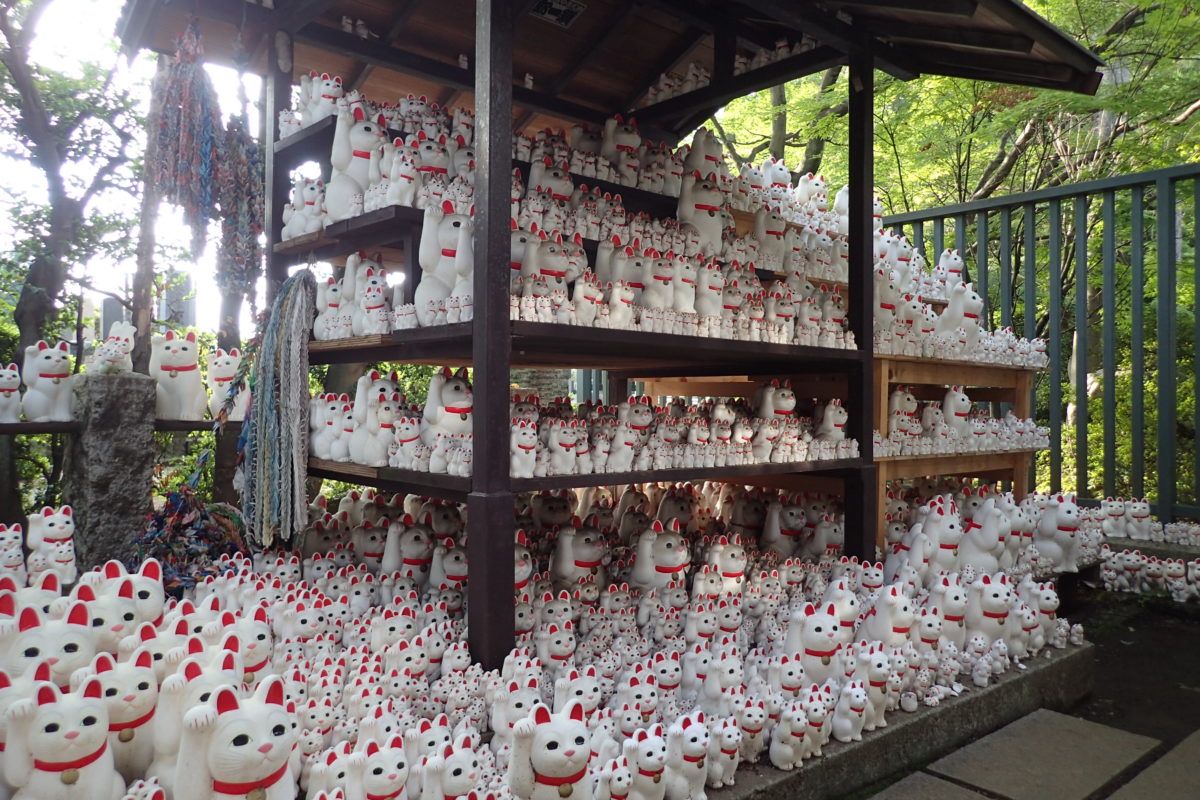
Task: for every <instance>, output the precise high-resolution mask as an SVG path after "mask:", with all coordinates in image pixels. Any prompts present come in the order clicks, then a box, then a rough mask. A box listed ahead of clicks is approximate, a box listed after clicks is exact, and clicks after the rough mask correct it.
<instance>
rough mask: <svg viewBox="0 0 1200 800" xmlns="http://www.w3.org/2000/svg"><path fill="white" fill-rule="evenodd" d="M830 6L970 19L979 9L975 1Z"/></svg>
mask: <svg viewBox="0 0 1200 800" xmlns="http://www.w3.org/2000/svg"><path fill="white" fill-rule="evenodd" d="M831 5H833V6H835V7H837V8H841V7H842V6H851V7H856V8H886V9H889V10H900V11H920V12H921V13H922V14H944V15H945V16H948V17H972V16H975V9H977V8H978V7H979V3H978V2H977V0H836V1H835V2H833V3H831Z"/></svg>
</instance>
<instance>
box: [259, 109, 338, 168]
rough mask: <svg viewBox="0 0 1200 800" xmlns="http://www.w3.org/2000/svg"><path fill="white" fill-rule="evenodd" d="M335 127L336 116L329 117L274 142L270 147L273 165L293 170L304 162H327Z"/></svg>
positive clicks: (331, 148)
mask: <svg viewBox="0 0 1200 800" xmlns="http://www.w3.org/2000/svg"><path fill="white" fill-rule="evenodd" d="M336 126H337V116H336V115H333V116H329V117H326V118H325V119H323V120H321V121H320V122H318V123H316V124H314V125H309V126H308V127H307V128H304V129H302V130H300V131H299V132H298V133H293V134H292V135H291V136H289V137H287V138H286V139H280V140H279V141H277V142H275V144H274V145H273V147H272V152H273V153H274V154H275V163H276V164H277V165H279V166H281V167H283V168H284V169H293V168H295V167H297V166H299V165H300V164H303V163H304V162H306V161H328V160H329V157H330V153H331V151H332V150H333V129H334V128H335V127H336Z"/></svg>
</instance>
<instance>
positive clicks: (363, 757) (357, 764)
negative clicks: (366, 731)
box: [346, 751, 367, 772]
mask: <svg viewBox="0 0 1200 800" xmlns="http://www.w3.org/2000/svg"><path fill="white" fill-rule="evenodd" d="M346 766H348V767H350V769H352V770H354V771H355V772H362V771H363V770H365V769H366V768H367V754H366V753H364V752H362V751H355V752H353V753H351V754H350V755H349V756H348V757H347V758H346Z"/></svg>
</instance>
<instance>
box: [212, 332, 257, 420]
mask: <svg viewBox="0 0 1200 800" xmlns="http://www.w3.org/2000/svg"><path fill="white" fill-rule="evenodd" d="M241 363H242V354H241V353H240V352H239V351H238V349H237V348H236V347H235V348H233V349H232V350H230V351H229V352H228V353H227V352H225V351H224V350H222V349H221V348H219V347H218V348H217V349H216V350H213V351H212V353H210V354H209V356H208V390H209V392H210V393H211V394H212V397H211V399H209V401H208V412H209V413H210V414H212V417H213V419H216V418H217V414H218V413H219V412H220V410H221V406H223V405H224V404H225V398H226V396H227V395H228V394H229V387H230V386H231V385H232V384H233V379H234V378H235V377H236V376H237V371H238V367H239V366H241ZM249 407H250V387H249V386H243V387H242V388H241V389H240V390H238V393H237V397H235V398H234V400H233V408H231V409H230V411H229V420H230V421H231V422H241V421H242V420H244V419H245V418H246V411H247V410H248V409H249Z"/></svg>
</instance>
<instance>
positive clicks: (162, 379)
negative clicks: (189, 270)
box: [150, 331, 208, 420]
mask: <svg viewBox="0 0 1200 800" xmlns="http://www.w3.org/2000/svg"><path fill="white" fill-rule="evenodd" d="M199 355H200V348H199V347H197V346H196V334H195V333H191V332H189V333H188V334H187V335H186V336H177V335H176V334H175V331H167V332H166V334H165V335H163V336H158V335H156V336H154V337H153V345H152V347H151V350H150V374H151V375H153V376H154V379H155V381H157V382H158V401H157V403H156V405H155V415H156V416H157V417H158V418H159V419H187V420H198V419H204V411H205V409H206V408H207V406H208V396H207V395H206V394H205V392H204V384H203V383H202V382H201V381H200V366H199Z"/></svg>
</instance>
